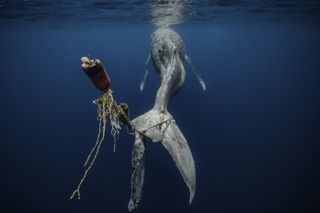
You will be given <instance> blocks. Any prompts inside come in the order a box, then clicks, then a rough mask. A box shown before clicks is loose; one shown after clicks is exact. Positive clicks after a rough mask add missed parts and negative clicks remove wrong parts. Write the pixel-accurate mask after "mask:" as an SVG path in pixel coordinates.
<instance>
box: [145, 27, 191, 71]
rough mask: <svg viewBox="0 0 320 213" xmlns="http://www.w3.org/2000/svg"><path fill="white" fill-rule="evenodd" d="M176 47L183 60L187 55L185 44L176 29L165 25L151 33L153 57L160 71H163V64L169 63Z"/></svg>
mask: <svg viewBox="0 0 320 213" xmlns="http://www.w3.org/2000/svg"><path fill="white" fill-rule="evenodd" d="M174 47H175V48H176V50H177V51H178V53H179V56H180V58H181V60H182V61H183V60H184V57H185V44H184V42H183V40H182V38H181V37H180V36H179V35H178V34H177V33H176V32H175V31H173V30H172V29H170V28H168V27H163V28H159V29H157V30H156V31H155V32H154V33H153V34H152V35H151V57H152V60H153V62H154V64H155V67H156V70H157V71H158V72H160V71H161V70H160V67H161V66H163V65H166V64H168V63H169V61H170V58H171V57H172V54H173V52H172V49H173V48H174Z"/></svg>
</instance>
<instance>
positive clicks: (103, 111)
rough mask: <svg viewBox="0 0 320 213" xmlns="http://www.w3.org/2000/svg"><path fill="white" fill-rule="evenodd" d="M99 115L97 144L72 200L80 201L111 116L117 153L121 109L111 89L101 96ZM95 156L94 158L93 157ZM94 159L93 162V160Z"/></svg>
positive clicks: (87, 160)
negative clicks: (82, 188) (84, 183)
mask: <svg viewBox="0 0 320 213" xmlns="http://www.w3.org/2000/svg"><path fill="white" fill-rule="evenodd" d="M96 103H97V107H98V109H97V113H98V117H97V119H98V120H99V130H98V136H97V140H96V143H95V145H94V147H93V148H92V149H91V151H90V153H89V155H88V157H87V159H86V161H85V163H84V167H87V168H86V169H85V171H84V175H83V176H82V178H81V180H80V183H79V185H78V187H77V188H76V189H75V190H74V192H73V193H72V195H71V197H70V199H73V198H74V197H75V196H76V195H77V197H78V199H80V188H81V185H82V183H83V182H84V180H85V178H86V177H87V174H88V172H89V170H90V169H91V167H92V166H93V164H94V162H95V160H96V158H97V156H98V153H99V151H100V147H101V144H102V141H103V140H104V137H105V130H106V125H107V117H108V116H109V119H110V121H111V135H112V136H113V137H114V148H113V150H114V151H115V147H116V140H117V139H118V138H119V129H120V126H119V125H117V126H116V124H117V123H114V122H117V121H118V120H117V119H118V118H119V116H120V113H121V112H122V111H121V108H120V107H119V106H118V104H117V102H116V101H115V100H114V99H113V96H112V91H111V90H110V89H109V90H108V91H107V92H106V93H105V94H103V95H102V96H101V98H99V99H98V100H97V101H96ZM93 154H94V155H93ZM92 155H93V157H92ZM91 158H92V160H91Z"/></svg>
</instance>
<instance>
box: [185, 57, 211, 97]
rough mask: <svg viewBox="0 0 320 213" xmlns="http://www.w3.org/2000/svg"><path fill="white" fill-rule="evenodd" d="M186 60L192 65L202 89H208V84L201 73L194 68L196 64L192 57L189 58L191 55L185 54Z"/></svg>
mask: <svg viewBox="0 0 320 213" xmlns="http://www.w3.org/2000/svg"><path fill="white" fill-rule="evenodd" d="M185 60H186V61H187V63H188V64H189V65H190V67H191V70H192V72H193V73H194V74H195V75H196V77H197V79H198V81H199V83H200V85H201V87H202V89H203V90H204V91H205V90H206V84H205V83H204V81H203V80H202V78H201V76H200V74H199V73H198V72H197V71H196V69H195V68H194V65H193V63H192V61H191V59H190V58H189V56H188V55H187V54H186V55H185Z"/></svg>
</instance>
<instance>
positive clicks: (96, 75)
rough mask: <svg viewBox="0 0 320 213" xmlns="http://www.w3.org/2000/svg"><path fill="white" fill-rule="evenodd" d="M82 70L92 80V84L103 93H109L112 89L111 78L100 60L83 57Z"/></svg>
mask: <svg viewBox="0 0 320 213" xmlns="http://www.w3.org/2000/svg"><path fill="white" fill-rule="evenodd" d="M81 61H82V69H83V71H84V72H85V73H86V75H87V76H88V77H89V78H90V80H91V82H92V83H93V84H94V85H95V86H96V88H98V89H99V90H100V91H102V92H107V91H108V89H109V88H110V84H111V80H110V77H109V75H108V73H107V71H106V69H105V68H104V66H103V65H102V63H101V61H100V60H99V59H93V60H89V58H88V57H82V58H81Z"/></svg>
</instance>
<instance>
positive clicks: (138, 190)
mask: <svg viewBox="0 0 320 213" xmlns="http://www.w3.org/2000/svg"><path fill="white" fill-rule="evenodd" d="M132 122H133V124H134V126H135V129H136V141H135V145H134V149H133V152H132V165H133V172H132V178H131V184H132V186H131V189H132V192H131V199H130V201H129V210H130V211H131V210H133V209H135V208H136V207H137V206H138V203H139V201H140V198H141V196H142V186H143V175H144V150H145V149H144V145H143V147H142V144H143V142H141V141H143V139H141V138H144V137H146V138H149V139H151V140H152V141H153V142H159V143H161V144H162V145H163V146H164V147H165V149H166V150H167V151H168V152H169V154H170V155H171V157H172V159H173V161H174V162H175V164H176V166H177V168H178V170H179V171H180V174H181V175H182V177H183V179H184V182H185V183H186V185H187V186H188V188H189V192H190V195H189V203H190V204H191V203H192V200H193V197H194V194H195V188H196V171H195V165H194V160H193V157H192V154H191V151H190V148H189V145H188V143H187V140H186V139H185V137H184V135H183V134H182V132H181V131H180V129H179V127H178V126H177V124H176V122H175V120H174V118H173V117H172V115H171V114H170V113H169V112H167V111H165V112H161V111H159V110H156V109H152V110H150V111H148V112H147V113H145V114H143V115H141V116H139V117H137V118H135V119H134V120H133V121H132ZM141 147H142V148H141ZM139 150H143V153H142V151H139ZM141 153H142V154H141ZM142 156H143V157H142ZM137 160H138V161H137ZM137 162H138V163H137Z"/></svg>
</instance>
